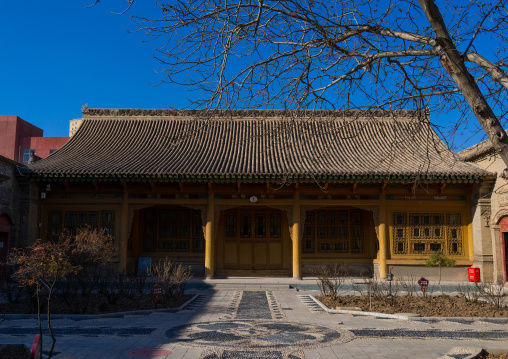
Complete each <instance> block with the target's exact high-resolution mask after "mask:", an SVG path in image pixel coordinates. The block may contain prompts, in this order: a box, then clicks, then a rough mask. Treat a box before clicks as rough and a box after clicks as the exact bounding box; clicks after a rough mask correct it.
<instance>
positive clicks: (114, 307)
mask: <svg viewBox="0 0 508 359" xmlns="http://www.w3.org/2000/svg"><path fill="white" fill-rule="evenodd" d="M193 296H194V295H192V294H184V295H183V296H179V297H175V298H171V299H170V300H167V301H164V300H162V298H161V301H160V302H159V303H158V304H157V309H163V308H178V307H180V306H181V305H182V304H184V303H185V302H186V301H188V300H189V299H191V298H192V297H193ZM83 307H84V306H83V303H82V302H81V301H80V300H76V301H75V302H73V303H72V304H71V305H68V304H66V303H65V302H64V301H62V300H60V299H59V298H57V297H56V298H54V299H52V300H51V313H52V314H103V313H117V312H127V311H134V310H148V309H155V305H154V302H153V300H152V297H151V296H150V295H147V294H144V295H135V296H129V297H121V298H118V300H117V302H116V303H112V304H108V303H107V301H106V298H105V297H104V296H103V295H102V294H92V296H91V298H90V302H89V304H88V307H87V310H86V311H85V312H83V309H82V308H83ZM46 311H47V310H46V308H44V309H43V310H42V311H41V312H42V314H46ZM0 313H7V314H36V313H37V310H36V309H34V308H33V306H32V305H31V304H30V302H29V301H28V300H25V301H20V302H18V303H2V304H0ZM0 358H3V356H1V355H0Z"/></svg>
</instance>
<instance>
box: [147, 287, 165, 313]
mask: <svg viewBox="0 0 508 359" xmlns="http://www.w3.org/2000/svg"><path fill="white" fill-rule="evenodd" d="M163 290H164V287H163V286H161V285H160V284H156V285H154V286H153V288H152V289H151V290H150V294H151V295H152V300H153V302H154V303H155V309H157V303H159V299H160V297H161V295H162V291H163Z"/></svg>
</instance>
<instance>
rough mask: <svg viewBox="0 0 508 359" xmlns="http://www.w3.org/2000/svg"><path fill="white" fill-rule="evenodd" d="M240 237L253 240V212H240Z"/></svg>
mask: <svg viewBox="0 0 508 359" xmlns="http://www.w3.org/2000/svg"><path fill="white" fill-rule="evenodd" d="M239 217H240V237H241V238H251V223H252V220H251V212H240V214H239Z"/></svg>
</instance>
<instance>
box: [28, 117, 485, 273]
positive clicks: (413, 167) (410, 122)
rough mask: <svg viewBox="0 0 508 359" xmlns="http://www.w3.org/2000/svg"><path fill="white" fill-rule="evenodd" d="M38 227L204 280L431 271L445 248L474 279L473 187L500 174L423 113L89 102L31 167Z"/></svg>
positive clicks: (123, 262)
mask: <svg viewBox="0 0 508 359" xmlns="http://www.w3.org/2000/svg"><path fill="white" fill-rule="evenodd" d="M24 175H25V176H27V177H28V178H29V179H31V180H32V183H33V185H34V187H35V188H37V190H38V193H39V197H40V198H41V197H42V198H41V199H40V202H39V212H38V213H39V223H38V226H37V228H38V231H39V233H38V236H40V237H42V238H45V239H55V238H57V236H58V235H59V233H61V231H62V230H63V229H64V228H66V229H67V230H69V231H70V232H71V233H72V232H73V231H75V230H76V229H77V228H79V227H80V226H83V225H90V226H92V227H100V228H104V229H106V231H107V232H108V233H110V234H112V235H113V236H114V238H115V240H116V241H117V243H118V247H119V250H120V251H119V253H120V254H119V258H118V261H119V266H120V268H122V269H126V268H127V267H128V266H130V265H134V264H135V263H136V261H137V260H138V258H140V257H152V260H156V259H157V258H164V257H169V258H170V259H172V260H174V261H179V262H184V263H186V264H188V265H191V266H192V267H193V269H194V271H195V272H196V273H197V274H200V273H201V274H205V275H206V276H215V275H258V276H262V275H283V276H293V277H296V278H298V277H302V276H304V275H310V274H312V272H313V269H315V268H317V267H319V266H321V265H323V264H329V263H340V264H344V265H346V266H347V267H348V268H349V270H350V273H351V274H372V273H376V274H377V275H379V276H380V277H381V278H384V277H386V274H387V273H388V272H389V271H392V272H393V273H395V274H400V275H403V274H404V275H407V274H408V273H412V272H414V273H419V274H421V273H425V271H426V270H427V269H426V268H425V266H424V264H425V261H426V260H427V259H428V258H429V256H430V255H431V254H432V253H435V252H436V251H441V252H443V253H445V254H446V255H447V256H449V257H450V258H453V259H455V260H456V263H457V268H453V269H450V271H449V275H451V276H452V277H453V278H455V279H465V278H466V275H467V271H466V269H465V268H466V267H469V266H472V265H478V264H481V263H479V262H477V260H478V258H477V257H476V256H475V253H476V252H475V250H476V249H475V248H476V247H475V246H476V244H475V243H474V241H475V240H476V239H474V238H473V237H474V235H473V232H474V231H473V222H474V216H475V215H476V211H475V207H474V206H475V203H473V202H474V200H473V198H472V197H473V196H474V195H475V193H477V192H478V191H480V189H481V188H482V184H484V183H486V182H488V181H489V180H491V178H492V174H491V173H490V172H488V171H486V170H484V169H481V168H479V167H477V166H475V165H472V164H469V163H466V162H464V161H463V160H461V159H460V158H459V157H458V156H456V155H455V154H454V153H453V152H452V151H450V150H449V149H448V148H447V147H446V146H445V144H444V143H443V142H442V141H441V140H440V139H439V137H438V136H437V135H436V134H435V133H434V131H433V130H432V128H431V126H430V125H429V121H428V115H427V114H425V113H422V112H420V111H378V112H358V111H314V112H307V113H304V114H303V115H302V114H295V113H293V112H290V111H240V110H238V111H223V112H205V111H178V110H141V109H92V108H87V107H86V108H84V109H83V119H82V123H81V125H80V128H79V130H78V131H77V132H76V133H75V134H74V136H73V137H72V138H71V139H70V140H69V142H68V143H67V144H66V145H65V146H63V147H62V148H61V149H60V150H59V151H57V152H56V153H54V154H53V155H52V156H50V157H48V158H46V159H42V160H39V161H37V162H35V163H32V164H30V165H28V166H27V167H26V168H25V171H24Z"/></svg>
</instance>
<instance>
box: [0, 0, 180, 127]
mask: <svg viewBox="0 0 508 359" xmlns="http://www.w3.org/2000/svg"><path fill="white" fill-rule="evenodd" d="M91 3H92V0H52V1H34V0H29V1H26V2H24V1H1V2H0V14H2V21H0V46H1V55H0V74H1V77H0V115H8V116H14V115H16V116H19V117H21V118H23V119H24V120H26V121H28V122H31V123H33V124H35V125H36V126H39V127H41V128H42V129H43V130H44V135H45V136H68V133H69V120H71V119H73V118H80V117H81V106H83V105H84V104H86V103H88V104H89V106H90V107H110V108H118V107H131V108H133V107H134V108H136V107H138V108H164V107H176V108H180V107H185V106H186V105H187V101H186V98H187V97H186V96H187V95H186V94H185V91H184V90H185V89H183V88H178V86H175V85H172V86H171V87H170V86H168V85H162V86H156V87H153V86H151V84H156V83H157V82H158V81H159V80H160V78H161V76H160V75H157V74H156V73H155V72H154V68H157V67H158V64H157V62H156V60H154V59H152V58H151V57H152V53H153V46H152V45H151V44H150V43H143V42H142V41H141V40H142V39H143V35H142V34H140V33H128V32H127V31H126V29H125V28H127V29H130V30H134V29H135V26H134V23H132V21H130V19H129V17H128V16H127V15H114V14H112V13H111V12H112V11H117V12H118V11H120V10H122V9H124V7H125V4H126V1H125V0H107V1H103V2H102V3H100V4H98V5H96V6H94V7H92V8H88V9H87V8H86V6H87V5H89V4H91ZM158 9H159V8H158V7H157V5H155V1H140V2H138V6H137V7H136V4H135V5H134V7H133V9H131V10H132V11H130V13H136V14H146V13H147V12H152V14H154V13H158V12H157V10H158Z"/></svg>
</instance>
